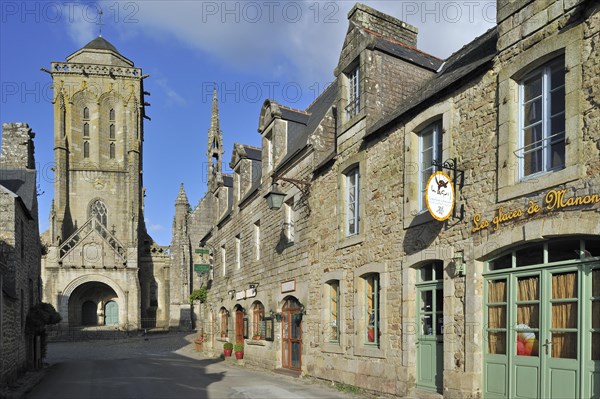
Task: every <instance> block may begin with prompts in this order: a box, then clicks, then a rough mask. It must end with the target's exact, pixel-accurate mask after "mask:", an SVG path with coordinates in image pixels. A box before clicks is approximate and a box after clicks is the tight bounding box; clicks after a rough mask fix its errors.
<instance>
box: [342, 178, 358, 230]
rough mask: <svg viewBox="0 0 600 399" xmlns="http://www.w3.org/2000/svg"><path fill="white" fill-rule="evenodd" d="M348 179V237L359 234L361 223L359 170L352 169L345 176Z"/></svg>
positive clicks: (346, 222) (346, 223) (346, 212)
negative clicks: (359, 224)
mask: <svg viewBox="0 0 600 399" xmlns="http://www.w3.org/2000/svg"><path fill="white" fill-rule="evenodd" d="M345 179H346V196H345V197H346V198H345V199H346V201H345V202H346V209H345V214H346V221H345V225H346V237H349V236H353V235H356V234H358V223H359V190H360V184H359V169H358V166H356V167H355V168H353V169H351V170H350V171H349V172H348V173H346V175H345Z"/></svg>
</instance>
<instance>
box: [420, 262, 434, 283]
mask: <svg viewBox="0 0 600 399" xmlns="http://www.w3.org/2000/svg"><path fill="white" fill-rule="evenodd" d="M431 280H433V269H432V267H431V264H429V265H425V266H423V267H422V268H421V281H431Z"/></svg>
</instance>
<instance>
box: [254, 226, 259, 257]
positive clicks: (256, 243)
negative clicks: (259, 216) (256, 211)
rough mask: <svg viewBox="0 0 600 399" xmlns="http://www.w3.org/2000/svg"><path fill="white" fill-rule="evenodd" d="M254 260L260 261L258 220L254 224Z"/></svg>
mask: <svg viewBox="0 0 600 399" xmlns="http://www.w3.org/2000/svg"><path fill="white" fill-rule="evenodd" d="M254 259H256V260H260V220H257V221H256V222H255V223H254Z"/></svg>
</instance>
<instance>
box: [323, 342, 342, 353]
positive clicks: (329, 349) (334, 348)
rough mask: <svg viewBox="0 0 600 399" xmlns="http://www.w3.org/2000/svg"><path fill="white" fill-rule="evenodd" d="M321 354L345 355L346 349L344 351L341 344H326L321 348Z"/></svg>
mask: <svg viewBox="0 0 600 399" xmlns="http://www.w3.org/2000/svg"><path fill="white" fill-rule="evenodd" d="M321 352H324V353H337V354H343V353H344V349H342V347H341V346H340V343H339V342H325V343H323V346H322V347H321Z"/></svg>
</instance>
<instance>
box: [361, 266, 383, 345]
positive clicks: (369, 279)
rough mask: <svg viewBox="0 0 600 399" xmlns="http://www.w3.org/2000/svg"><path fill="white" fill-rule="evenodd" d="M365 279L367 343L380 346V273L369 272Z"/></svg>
mask: <svg viewBox="0 0 600 399" xmlns="http://www.w3.org/2000/svg"><path fill="white" fill-rule="evenodd" d="M364 280H365V285H366V289H365V304H366V306H365V320H367V323H366V324H367V328H366V331H365V334H366V340H365V343H366V344H368V345H377V346H379V274H378V273H373V274H369V275H367V276H366V277H365V278H364Z"/></svg>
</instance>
